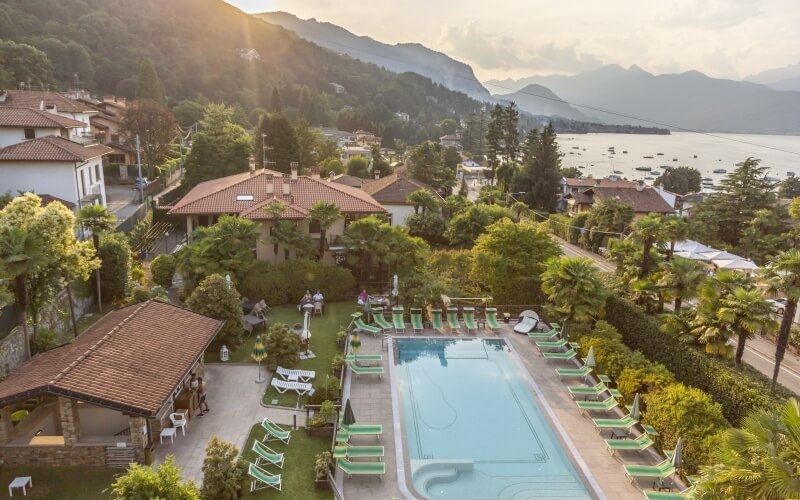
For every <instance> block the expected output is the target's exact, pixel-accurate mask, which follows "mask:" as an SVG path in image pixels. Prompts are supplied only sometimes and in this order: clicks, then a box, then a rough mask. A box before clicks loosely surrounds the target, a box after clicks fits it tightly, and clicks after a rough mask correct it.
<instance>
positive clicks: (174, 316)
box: [0, 301, 223, 417]
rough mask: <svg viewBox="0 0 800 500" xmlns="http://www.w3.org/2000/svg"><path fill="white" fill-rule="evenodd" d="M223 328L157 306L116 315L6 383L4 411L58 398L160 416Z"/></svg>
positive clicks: (0, 392)
mask: <svg viewBox="0 0 800 500" xmlns="http://www.w3.org/2000/svg"><path fill="white" fill-rule="evenodd" d="M222 325H223V322H222V321H218V320H215V319H212V318H208V317H206V316H202V315H200V314H197V313H194V312H191V311H189V310H187V309H183V308H180V307H178V306H174V305H172V304H165V303H162V302H156V301H147V302H144V303H141V304H136V305H133V306H129V307H126V308H124V309H119V310H117V311H114V312H111V313H109V314H107V315H106V316H104V317H103V318H102V319H100V320H99V321H98V322H97V323H95V324H94V325H92V326H91V327H90V328H89V329H88V330H86V331H85V332H84V333H83V334H81V335H79V336H78V337H77V338H75V339H74V340H73V341H72V342H70V343H68V344H65V345H63V346H61V347H57V348H55V349H51V350H49V351H46V352H43V353H41V354H38V355H36V356H34V357H33V358H31V359H30V360H28V361H27V362H26V363H25V364H23V365H22V366H20V367H19V368H17V369H16V370H14V371H13V372H11V374H9V376H8V377H7V378H6V379H5V380H3V381H2V382H0V405H4V404H8V403H10V402H13V401H16V400H19V399H24V398H29V397H33V396H38V395H41V394H51V395H59V396H65V397H69V398H72V399H77V400H80V401H85V402H89V403H94V404H97V405H99V406H103V407H106V408H112V409H116V410H120V411H124V412H126V413H131V414H135V415H140V416H146V417H150V416H154V415H155V414H156V413H157V412H158V411H159V410H160V409H161V407H162V406H163V405H164V404H165V403H166V401H167V400H168V399H169V398H170V396H171V395H172V393H173V391H174V390H175V388H176V387H178V385H179V384H180V383H181V381H182V380H183V379H184V378H185V376H186V375H187V373H188V372H189V370H190V369H191V368H192V366H193V365H194V363H195V361H196V360H197V359H198V358H200V357H201V356H202V355H203V352H204V351H205V349H206V348H207V347H208V345H209V344H210V343H211V341H212V340H213V339H214V336H215V335H216V334H217V332H218V331H219V330H220V328H222Z"/></svg>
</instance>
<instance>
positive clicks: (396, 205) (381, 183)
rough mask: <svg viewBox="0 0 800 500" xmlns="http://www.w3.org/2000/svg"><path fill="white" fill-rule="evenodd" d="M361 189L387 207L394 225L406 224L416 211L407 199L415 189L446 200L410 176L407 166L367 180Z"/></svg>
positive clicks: (440, 199) (390, 220)
mask: <svg viewBox="0 0 800 500" xmlns="http://www.w3.org/2000/svg"><path fill="white" fill-rule="evenodd" d="M361 189H362V190H364V192H365V193H367V194H369V195H370V196H372V197H373V198H375V200H376V201H377V202H379V203H380V204H381V205H383V206H384V208H386V211H387V212H389V222H391V223H392V224H393V225H400V226H403V225H405V223H406V219H408V217H409V216H410V215H412V214H413V213H414V207H413V205H412V204H411V203H409V202H408V201H407V200H408V195H410V194H411V193H413V192H414V191H419V190H420V189H422V190H424V191H428V192H430V193H431V194H432V195H434V196H435V197H436V198H438V199H439V201H442V202H443V201H444V200H443V199H442V197H441V195H440V194H439V193H437V192H436V190H435V189H433V188H432V187H430V186H428V185H427V184H425V183H422V182H419V181H417V180H414V179H412V178H411V177H409V176H408V174H407V172H406V168H405V167H399V168H398V169H397V170H395V172H394V173H392V174H389V175H387V176H385V177H376V178H375V179H373V180H365V181H364V184H363V185H362V186H361Z"/></svg>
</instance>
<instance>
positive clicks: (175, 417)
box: [169, 413, 188, 436]
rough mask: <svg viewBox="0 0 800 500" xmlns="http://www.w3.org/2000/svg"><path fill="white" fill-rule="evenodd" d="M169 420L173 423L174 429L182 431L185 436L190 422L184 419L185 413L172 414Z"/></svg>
mask: <svg viewBox="0 0 800 500" xmlns="http://www.w3.org/2000/svg"><path fill="white" fill-rule="evenodd" d="M169 419H170V420H171V421H172V427H175V428H176V429H180V430H181V433H182V434H183V435H184V436H185V435H186V425H187V424H188V422H187V421H186V418H184V416H183V413H170V414H169Z"/></svg>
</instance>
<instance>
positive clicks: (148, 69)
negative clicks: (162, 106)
mask: <svg viewBox="0 0 800 500" xmlns="http://www.w3.org/2000/svg"><path fill="white" fill-rule="evenodd" d="M136 99H141V100H150V101H155V102H157V103H163V102H164V87H162V85H161V80H160V79H159V78H158V73H157V72H156V68H155V66H153V61H151V60H150V58H148V57H145V58H144V59H142V62H141V64H139V76H138V78H137V79H136Z"/></svg>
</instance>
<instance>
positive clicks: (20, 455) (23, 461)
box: [0, 446, 106, 467]
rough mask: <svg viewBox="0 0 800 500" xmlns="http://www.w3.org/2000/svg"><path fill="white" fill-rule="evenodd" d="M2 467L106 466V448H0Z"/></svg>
mask: <svg viewBox="0 0 800 500" xmlns="http://www.w3.org/2000/svg"><path fill="white" fill-rule="evenodd" d="M0 464H2V465H48V466H60V465H86V466H92V467H105V466H106V449H105V447H104V446H0Z"/></svg>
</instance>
